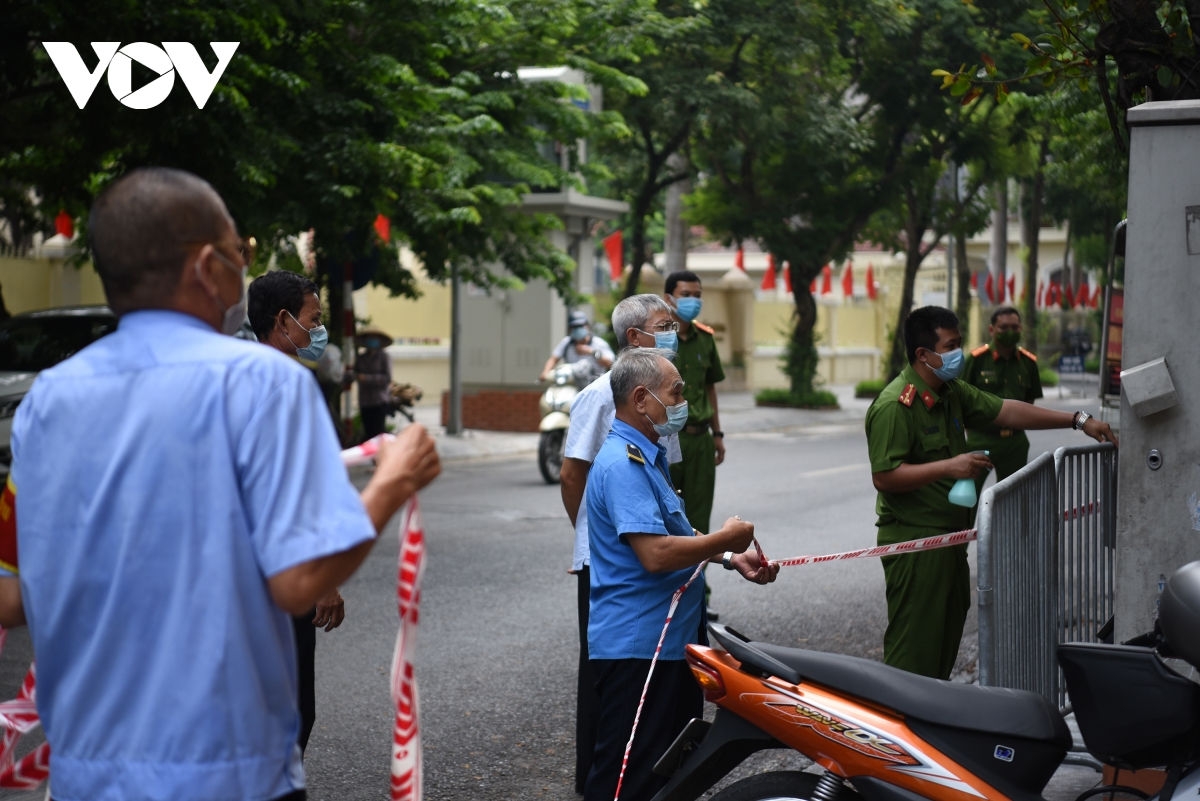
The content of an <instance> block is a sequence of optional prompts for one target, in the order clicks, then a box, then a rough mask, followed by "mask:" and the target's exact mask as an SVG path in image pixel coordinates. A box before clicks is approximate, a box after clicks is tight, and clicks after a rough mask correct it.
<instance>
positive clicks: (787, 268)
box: [783, 261, 792, 295]
mask: <svg viewBox="0 0 1200 801" xmlns="http://www.w3.org/2000/svg"><path fill="white" fill-rule="evenodd" d="M783 291H784V292H786V293H788V294H789V295H790V294H792V263H791V262H788V261H785V262H784V263H783Z"/></svg>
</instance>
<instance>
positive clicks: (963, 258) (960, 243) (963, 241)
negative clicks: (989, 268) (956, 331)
mask: <svg viewBox="0 0 1200 801" xmlns="http://www.w3.org/2000/svg"><path fill="white" fill-rule="evenodd" d="M954 263H955V265H956V269H957V270H958V286H957V287H956V288H955V289H956V291H955V298H954V313H955V314H956V315H957V316H958V324H959V325H960V326H962V328H963V330H962V331H960V333H961V334H962V335H963V341H974V340H975V339H978V338H979V334H978V333H975V334H972V339H971V340H967V335H968V334H971V332H970V331H968V330H967V328H968V326H967V320H969V319H970V316H971V265H970V264H968V263H967V238H966V237H965V236H956V237H954Z"/></svg>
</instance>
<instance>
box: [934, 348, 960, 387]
mask: <svg viewBox="0 0 1200 801" xmlns="http://www.w3.org/2000/svg"><path fill="white" fill-rule="evenodd" d="M938 355H940V356H941V357H942V366H941V367H934V366H932V365H930V367H929V369H930V370H932V371H933V374H934V375H936V376H937V377H938V378H940V379H941V380H943V381H953V380H954V379H956V378H958V377H959V376H960V375H962V371H963V352H962V348H955V349H954V350H952V351H949V352H947V353H941V354H938ZM926 364H928V362H926Z"/></svg>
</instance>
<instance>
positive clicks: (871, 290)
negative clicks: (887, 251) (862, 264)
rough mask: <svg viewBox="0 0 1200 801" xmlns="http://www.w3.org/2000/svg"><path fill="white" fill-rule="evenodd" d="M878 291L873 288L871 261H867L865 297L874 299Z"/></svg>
mask: <svg viewBox="0 0 1200 801" xmlns="http://www.w3.org/2000/svg"><path fill="white" fill-rule="evenodd" d="M878 296H879V293H878V292H877V291H876V289H875V268H874V267H872V266H871V262H867V297H868V298H870V299H871V300H875V299H876V298H877V297H878Z"/></svg>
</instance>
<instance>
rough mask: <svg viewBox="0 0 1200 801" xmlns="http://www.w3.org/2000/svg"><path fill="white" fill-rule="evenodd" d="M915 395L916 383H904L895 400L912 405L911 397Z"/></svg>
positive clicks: (905, 404)
mask: <svg viewBox="0 0 1200 801" xmlns="http://www.w3.org/2000/svg"><path fill="white" fill-rule="evenodd" d="M915 397H917V387H916V385H915V384H906V385H905V387H904V389H903V391H901V393H900V397H899V398H897V399H896V400H898V401H900V403H901V404H902V405H904V406H912V404H913V398H915Z"/></svg>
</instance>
